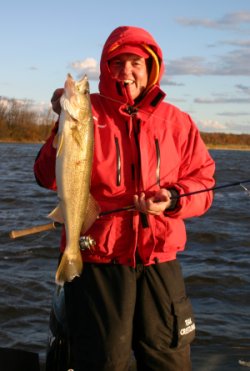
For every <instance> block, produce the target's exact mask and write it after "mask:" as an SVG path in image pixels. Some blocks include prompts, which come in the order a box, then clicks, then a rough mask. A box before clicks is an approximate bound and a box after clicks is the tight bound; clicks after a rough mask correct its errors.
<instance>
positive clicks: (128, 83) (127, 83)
mask: <svg viewBox="0 0 250 371" xmlns="http://www.w3.org/2000/svg"><path fill="white" fill-rule="evenodd" d="M123 83H124V85H125V86H126V85H132V84H133V83H134V81H133V80H124V81H123Z"/></svg>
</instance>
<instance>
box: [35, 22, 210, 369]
mask: <svg viewBox="0 0 250 371" xmlns="http://www.w3.org/2000/svg"><path fill="white" fill-rule="evenodd" d="M100 67H101V75H100V83H99V90H100V93H98V94H92V95H91V103H92V110H93V117H94V122H95V137H94V141H95V150H94V160H93V169H92V178H91V194H92V195H93V197H94V198H95V199H96V200H97V202H98V203H99V205H100V207H101V210H102V211H108V210H112V209H117V208H123V207H125V206H128V205H131V204H133V203H134V205H135V211H123V212H119V213H114V214H112V215H108V216H103V217H101V218H99V219H98V220H96V222H95V223H94V224H93V225H92V227H91V228H90V229H89V230H88V232H87V233H88V235H91V237H92V238H94V240H95V241H96V246H95V249H94V251H89V250H85V251H83V252H82V258H83V262H84V270H83V273H82V275H81V277H79V278H75V279H74V280H73V281H72V282H69V283H68V282H67V283H66V284H65V285H64V289H65V301H66V312H67V321H68V328H69V334H70V338H71V346H72V352H73V357H74V361H75V370H76V371H82V370H88V371H91V370H93V371H99V370H100V371H101V370H106V371H107V370H109V371H111V370H112V371H125V370H128V369H129V364H130V360H131V352H132V351H133V353H134V355H135V358H136V360H137V369H138V370H141V371H147V370H154V371H162V370H166V371H189V370H191V361H190V343H191V341H192V340H193V338H194V329H195V324H194V319H193V314H192V308H191V304H190V301H189V299H188V298H187V296H186V292H185V285H184V282H183V276H182V272H181V268H180V265H179V263H178V261H177V260H176V254H177V253H178V252H180V251H182V250H183V249H184V247H185V242H186V232H185V226H184V222H183V220H184V219H185V218H190V217H194V216H199V215H202V214H203V213H205V212H206V211H207V209H208V208H209V207H210V206H211V203H212V193H211V192H204V193H199V194H196V195H193V196H187V197H181V198H178V196H179V195H182V194H184V193H188V192H193V191H196V190H200V189H206V188H210V187H212V186H213V184H214V179H213V174H214V161H213V160H212V158H211V157H210V155H209V153H208V151H207V149H206V147H205V145H204V143H203V141H202V140H201V138H200V134H199V132H198V129H197V127H196V126H195V124H194V123H193V121H192V119H191V118H190V117H189V116H188V115H187V114H186V113H183V112H181V111H180V110H179V109H178V108H176V107H174V106H172V105H170V104H168V103H166V102H164V98H165V93H164V92H163V91H162V90H161V89H160V87H159V83H160V79H161V77H162V75H163V72H164V66H163V58H162V51H161V49H160V47H159V45H158V44H157V43H156V41H155V40H154V39H153V37H152V36H151V35H150V34H149V33H148V32H147V31H145V30H143V29H141V28H137V27H130V26H128V27H127V26H124V27H118V28H117V29H115V30H114V31H113V32H112V33H111V34H110V36H109V37H108V39H107V41H106V43H105V45H104V48H103V52H102V57H101V62H100ZM61 92H62V90H57V91H56V92H55V94H54V96H53V98H52V104H53V107H54V110H55V111H57V112H60V107H59V106H58V102H59V101H58V96H59V95H60V94H61ZM56 131H57V127H55V128H54V130H53V132H52V134H51V136H50V138H49V139H48V140H47V142H46V143H45V145H44V146H43V147H42V149H41V151H40V153H39V155H38V157H37V159H36V162H35V167H34V169H35V175H36V178H37V180H38V182H39V184H40V185H42V186H44V187H47V188H49V189H54V190H56V182H55V155H56V148H55V147H56V140H55V138H56ZM53 143H54V144H53ZM64 247H65V233H64V232H63V235H62V243H61V251H62V252H63V249H64Z"/></svg>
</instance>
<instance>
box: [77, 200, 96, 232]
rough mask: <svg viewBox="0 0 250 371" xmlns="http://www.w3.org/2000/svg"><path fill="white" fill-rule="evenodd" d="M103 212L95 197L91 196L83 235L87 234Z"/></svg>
mask: <svg viewBox="0 0 250 371" xmlns="http://www.w3.org/2000/svg"><path fill="white" fill-rule="evenodd" d="M100 212H101V208H100V206H99V204H98V202H97V201H96V200H95V199H94V197H93V196H92V195H91V194H89V200H88V205H87V210H86V216H85V218H84V222H83V225H82V229H81V235H83V234H84V233H86V232H87V230H88V229H89V228H90V227H91V226H92V224H94V222H95V221H96V219H97V218H98V216H99V214H100Z"/></svg>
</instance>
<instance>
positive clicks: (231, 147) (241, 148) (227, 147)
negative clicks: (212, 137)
mask: <svg viewBox="0 0 250 371" xmlns="http://www.w3.org/2000/svg"><path fill="white" fill-rule="evenodd" d="M1 143H16V144H44V143H45V141H44V140H41V141H29V140H24V141H21V140H11V139H0V144H1ZM205 144H206V147H207V149H208V150H213V149H215V150H224V151H250V146H247V145H245V146H244V145H238V146H237V145H235V144H232V145H230V144H229V145H224V144H207V143H205Z"/></svg>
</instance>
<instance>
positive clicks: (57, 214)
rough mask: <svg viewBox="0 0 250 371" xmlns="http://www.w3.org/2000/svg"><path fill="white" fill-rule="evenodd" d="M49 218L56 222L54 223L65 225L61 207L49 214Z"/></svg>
mask: <svg viewBox="0 0 250 371" xmlns="http://www.w3.org/2000/svg"><path fill="white" fill-rule="evenodd" d="M48 218H50V219H52V220H54V222H58V223H61V224H63V223H64V218H63V213H62V209H61V207H60V205H58V206H57V207H56V208H55V209H54V210H52V211H51V213H49V215H48Z"/></svg>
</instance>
